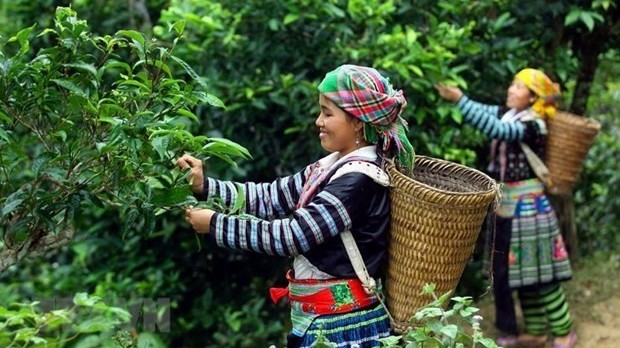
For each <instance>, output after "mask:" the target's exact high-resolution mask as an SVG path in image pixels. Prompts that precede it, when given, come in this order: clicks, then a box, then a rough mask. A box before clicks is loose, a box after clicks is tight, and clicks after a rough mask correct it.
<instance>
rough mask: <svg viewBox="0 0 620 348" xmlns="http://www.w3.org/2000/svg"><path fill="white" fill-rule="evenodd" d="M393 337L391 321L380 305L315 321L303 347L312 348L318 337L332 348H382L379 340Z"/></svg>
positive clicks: (326, 316)
mask: <svg viewBox="0 0 620 348" xmlns="http://www.w3.org/2000/svg"><path fill="white" fill-rule="evenodd" d="M389 335H390V319H389V317H388V315H387V312H386V311H385V309H384V308H383V306H381V305H380V304H378V305H376V306H375V307H374V308H371V309H365V310H359V311H356V312H350V313H345V314H334V315H323V316H320V317H317V318H315V319H314V321H313V322H312V324H311V325H310V327H309V328H308V330H307V331H306V334H305V335H304V336H303V337H302V339H301V345H300V347H303V348H310V347H312V344H313V343H314V342H315V341H316V340H317V338H318V337H319V336H322V337H324V338H326V339H327V340H329V342H331V343H333V347H347V348H348V347H351V345H353V344H358V345H359V346H360V348H372V347H380V346H381V344H380V343H379V339H380V338H384V337H387V336H389Z"/></svg>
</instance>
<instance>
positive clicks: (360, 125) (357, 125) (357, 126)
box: [353, 118, 364, 132]
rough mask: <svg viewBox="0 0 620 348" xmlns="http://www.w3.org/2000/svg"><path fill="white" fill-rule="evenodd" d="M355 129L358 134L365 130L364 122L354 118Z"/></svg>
mask: <svg viewBox="0 0 620 348" xmlns="http://www.w3.org/2000/svg"><path fill="white" fill-rule="evenodd" d="M353 127H354V128H355V131H356V132H359V131H361V130H362V129H364V122H362V120H360V119H358V118H354V119H353Z"/></svg>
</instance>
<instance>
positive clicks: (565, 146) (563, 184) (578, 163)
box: [545, 111, 601, 195]
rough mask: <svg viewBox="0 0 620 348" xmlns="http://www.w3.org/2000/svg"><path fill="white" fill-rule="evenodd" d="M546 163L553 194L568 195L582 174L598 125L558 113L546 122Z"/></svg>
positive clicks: (582, 118)
mask: <svg viewBox="0 0 620 348" xmlns="http://www.w3.org/2000/svg"><path fill="white" fill-rule="evenodd" d="M548 127H549V135H548V136H547V147H546V150H545V151H546V155H545V164H546V165H547V168H549V172H550V173H551V182H552V184H551V186H550V187H548V188H547V190H548V191H549V192H550V193H552V194H558V195H569V194H571V193H572V192H573V186H574V185H575V182H576V181H577V179H578V178H579V174H581V170H582V168H583V161H584V159H585V157H586V154H587V153H588V150H590V147H591V146H592V142H593V141H594V138H595V137H596V135H597V134H598V132H599V130H600V129H601V124H600V123H598V122H596V121H594V120H592V119H588V118H586V117H581V116H577V115H574V114H571V113H568V112H563V111H558V112H557V113H556V114H555V116H554V117H553V118H550V119H549V121H548Z"/></svg>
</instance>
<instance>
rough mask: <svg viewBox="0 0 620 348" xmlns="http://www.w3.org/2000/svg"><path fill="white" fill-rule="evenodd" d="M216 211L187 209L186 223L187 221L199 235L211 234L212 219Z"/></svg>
mask: <svg viewBox="0 0 620 348" xmlns="http://www.w3.org/2000/svg"><path fill="white" fill-rule="evenodd" d="M213 214H215V211H213V210H211V209H193V208H190V209H186V210H185V221H187V222H188V223H189V224H190V225H192V228H193V229H194V230H195V231H196V232H198V233H209V232H211V231H210V230H211V217H213Z"/></svg>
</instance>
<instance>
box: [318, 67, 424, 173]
mask: <svg viewBox="0 0 620 348" xmlns="http://www.w3.org/2000/svg"><path fill="white" fill-rule="evenodd" d="M318 88H319V92H320V93H321V94H323V95H324V96H325V97H326V98H327V99H329V100H331V101H333V102H334V103H336V105H338V106H339V107H340V108H341V109H343V110H344V111H346V112H348V113H349V114H351V115H352V116H354V117H356V118H358V119H359V120H361V121H362V122H364V138H365V139H366V140H367V141H368V142H370V143H373V144H376V143H377V140H378V137H381V138H383V150H384V151H385V152H387V151H388V150H389V149H390V146H392V145H394V146H395V148H396V150H397V152H398V153H397V155H396V159H397V161H398V162H399V164H400V166H401V168H404V169H406V170H411V168H413V160H414V156H415V153H414V151H413V146H411V143H410V142H409V139H407V135H406V131H407V130H406V129H407V122H406V121H405V120H403V119H402V118H401V117H400V115H401V113H402V112H403V109H404V108H405V106H406V105H407V101H406V100H405V97H404V96H403V91H402V90H395V89H394V87H392V85H391V84H390V82H389V81H388V79H387V78H385V77H383V76H381V74H380V73H379V72H378V71H377V70H375V69H373V68H367V67H363V66H356V65H342V66H340V67H338V68H336V69H335V70H332V71H330V72H328V73H327V74H326V75H325V78H324V79H323V81H322V82H321V84H319V87H318Z"/></svg>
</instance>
